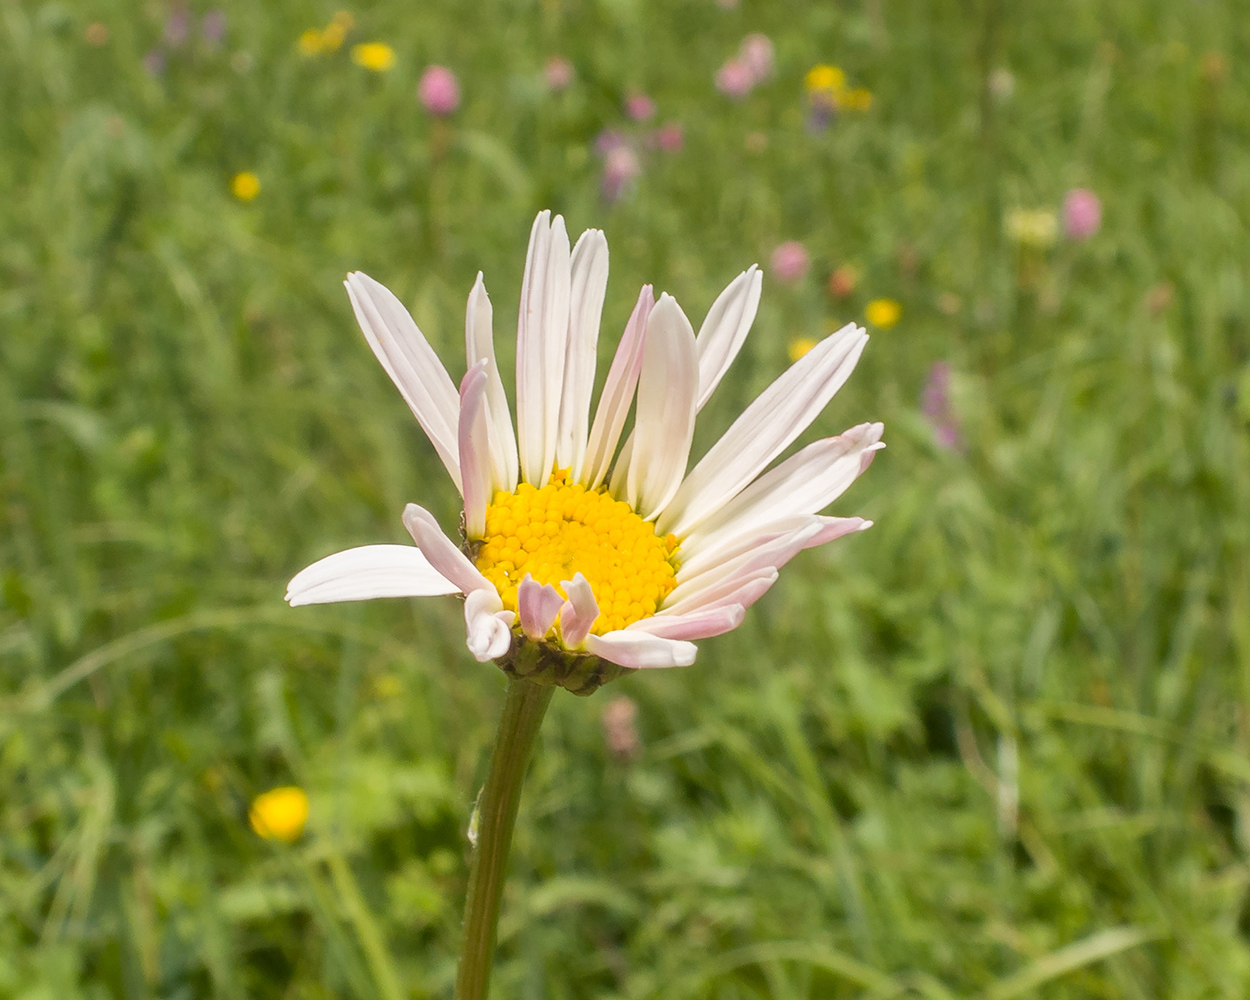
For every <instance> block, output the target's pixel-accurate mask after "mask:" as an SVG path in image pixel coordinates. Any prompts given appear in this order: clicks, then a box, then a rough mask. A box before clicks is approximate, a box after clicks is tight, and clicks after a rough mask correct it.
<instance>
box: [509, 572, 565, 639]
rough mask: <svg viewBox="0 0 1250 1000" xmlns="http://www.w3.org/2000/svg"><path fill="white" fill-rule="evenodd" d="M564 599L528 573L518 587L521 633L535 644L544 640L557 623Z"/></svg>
mask: <svg viewBox="0 0 1250 1000" xmlns="http://www.w3.org/2000/svg"><path fill="white" fill-rule="evenodd" d="M563 604H564V598H563V597H561V596H560V592H559V591H558V590H556V588H555V587H553V586H552V585H551V584H549V583H539V582H538V581H537V580H535V579H534V578H533V577H532V576H530V575H529V574H528V573H526V574H525V579H524V580H522V581H521V585H520V586H519V587H517V610H518V611H519V612H520V615H521V631H523V632H524V633H525V634H526V635H528V636H529V637H530V638H531V639H533V640H534V641H535V642H537V641H539V640H541V639H542V638H544V637H545V636H546V635H547V633H548V632H550V631H551V626H552V625H554V624H555V623H556V616H557V615H559V614H560V608H561V606H562V605H563Z"/></svg>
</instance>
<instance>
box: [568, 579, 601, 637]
mask: <svg viewBox="0 0 1250 1000" xmlns="http://www.w3.org/2000/svg"><path fill="white" fill-rule="evenodd" d="M560 586H561V587H563V588H564V592H565V593H566V594H568V595H569V599H568V600H567V601H565V602H564V606H563V607H562V608H561V609H560V639H561V641H562V642H563V643H564V645H565V647H566V648H568V649H579V648H580V647H581V645H582V643H583V642H585V641H586V636H588V635H589V634H590V630H591V629H592V628H593V627H594V624H595V619H596V618H598V617H599V603H598V602H597V601H596V600H595V594H594V591H593V590H592V589H591V587H590V581H588V580H587V579H586V577H584V576H583V575H582V574H581V573H574V574H573V579H572V580H564V581H563V582H562V583H561V584H560Z"/></svg>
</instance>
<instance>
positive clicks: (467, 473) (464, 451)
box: [459, 359, 491, 539]
mask: <svg viewBox="0 0 1250 1000" xmlns="http://www.w3.org/2000/svg"><path fill="white" fill-rule="evenodd" d="M486 364H487V362H486V360H485V359H483V360H481V361H479V362H478V363H477V364H475V365H474V366H473V367H472V368H470V369H469V370H468V371H467V372H466V373H465V376H464V380H463V381H462V382H461V383H460V433H459V436H460V478H461V480H462V483H461V486H462V489H461V491H460V492H461V493H463V494H464V533H465V536H466V537H468V538H474V539H477V538H482V537H483V536H484V535H485V534H486V505H487V504H489V503H490V486H491V471H490V426H489V424H488V423H487V417H486V382H487V375H486Z"/></svg>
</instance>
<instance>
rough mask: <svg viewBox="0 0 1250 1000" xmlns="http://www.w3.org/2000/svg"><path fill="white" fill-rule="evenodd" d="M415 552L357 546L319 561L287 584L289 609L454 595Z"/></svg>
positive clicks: (455, 589) (406, 547)
mask: <svg viewBox="0 0 1250 1000" xmlns="http://www.w3.org/2000/svg"><path fill="white" fill-rule="evenodd" d="M458 593H460V588H459V587H457V586H456V585H455V584H454V583H452V582H451V581H450V580H448V579H447V578H446V577H444V576H443V575H442V574H441V573H439V572H438V570H436V569H435V568H434V567H433V566H431V565H430V563H429V560H428V559H426V558H425V556H424V555H422V554H421V551H420V550H419V549H414V548H413V547H412V546H411V545H362V546H360V547H359V548H355V549H346V550H345V551H343V552H336V553H334V555H331V556H326V557H325V558H324V559H319V560H318V561H317V562H315V563H313V564H312V565H311V566H309V567H307V568H306V569H302V570H300V572H298V573H296V574H295V576H294V577H293V578H292V580H291V582H290V583H289V584H287V588H286V599H287V601H289V602H290V604H291V607H299V606H300V605H301V604H334V603H336V602H338V601H368V600H372V599H373V598H375V597H434V596H436V595H439V594H458Z"/></svg>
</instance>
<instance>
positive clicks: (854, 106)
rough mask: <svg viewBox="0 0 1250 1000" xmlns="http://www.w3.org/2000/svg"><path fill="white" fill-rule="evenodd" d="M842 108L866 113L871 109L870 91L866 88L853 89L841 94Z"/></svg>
mask: <svg viewBox="0 0 1250 1000" xmlns="http://www.w3.org/2000/svg"><path fill="white" fill-rule="evenodd" d="M842 107H844V108H846V109H848V110H850V111H867V110H868V109H869V108H871V107H872V91H871V90H869V89H868V88H867V87H855V88H854V89H852V90H848V91H846V92H845V93H843V94H842Z"/></svg>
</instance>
